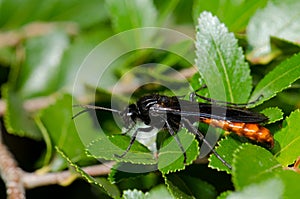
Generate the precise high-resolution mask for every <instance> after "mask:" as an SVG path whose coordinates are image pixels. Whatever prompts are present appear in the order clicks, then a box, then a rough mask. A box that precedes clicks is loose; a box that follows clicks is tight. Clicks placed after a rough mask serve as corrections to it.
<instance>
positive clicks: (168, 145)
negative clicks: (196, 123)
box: [158, 129, 199, 174]
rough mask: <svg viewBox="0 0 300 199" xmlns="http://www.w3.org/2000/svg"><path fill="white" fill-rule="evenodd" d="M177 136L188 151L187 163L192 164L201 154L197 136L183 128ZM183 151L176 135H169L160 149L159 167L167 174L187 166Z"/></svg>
mask: <svg viewBox="0 0 300 199" xmlns="http://www.w3.org/2000/svg"><path fill="white" fill-rule="evenodd" d="M177 136H178V138H179V140H180V142H181V144H182V146H183V148H184V149H185V151H186V155H187V160H186V165H189V164H191V163H192V162H193V161H194V160H195V159H196V158H197V156H198V155H199V149H198V142H197V141H196V139H195V136H194V135H192V134H191V133H188V132H187V130H186V129H182V130H180V131H179V132H178V133H177ZM186 165H184V156H183V152H182V151H181V150H180V148H179V146H178V143H177V142H176V140H175V139H174V137H172V136H171V137H169V138H168V139H166V140H165V141H164V143H163V146H162V147H161V148H160V150H159V156H158V169H159V170H160V171H161V172H162V173H164V174H166V173H169V172H175V171H179V170H182V169H184V168H185V166H186Z"/></svg>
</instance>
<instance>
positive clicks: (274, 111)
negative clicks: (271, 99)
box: [260, 107, 283, 124]
mask: <svg viewBox="0 0 300 199" xmlns="http://www.w3.org/2000/svg"><path fill="white" fill-rule="evenodd" d="M260 113H262V114H264V115H265V116H267V117H268V118H269V120H268V124H271V123H274V122H277V121H279V120H282V119H283V112H282V110H281V109H280V108H278V107H270V108H266V109H264V110H262V111H261V112H260Z"/></svg>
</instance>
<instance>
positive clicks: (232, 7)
mask: <svg viewBox="0 0 300 199" xmlns="http://www.w3.org/2000/svg"><path fill="white" fill-rule="evenodd" d="M194 2H195V3H194V10H193V15H194V18H195V19H197V17H198V16H199V14H200V13H201V12H203V11H205V10H207V11H210V12H212V13H213V14H214V15H216V16H217V17H218V18H219V19H220V20H221V21H223V22H224V24H226V26H227V27H228V28H229V30H230V31H233V32H241V31H244V29H245V28H246V26H247V24H248V21H249V19H250V17H251V16H252V15H253V14H254V12H255V11H256V10H257V8H260V7H263V6H265V5H266V3H267V0H263V1H257V0H247V1H232V0H229V1H220V0H210V1H206V0H198V1H194ZM229 13H230V14H229ZM195 21H196V20H195Z"/></svg>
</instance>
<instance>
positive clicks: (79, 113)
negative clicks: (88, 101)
mask: <svg viewBox="0 0 300 199" xmlns="http://www.w3.org/2000/svg"><path fill="white" fill-rule="evenodd" d="M91 110H92V109H84V110H82V111H80V112H78V113H76V114H75V115H73V117H72V120H73V119H74V118H76V117H77V116H79V115H81V114H82V113H85V112H88V111H91Z"/></svg>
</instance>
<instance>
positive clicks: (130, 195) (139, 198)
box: [123, 189, 145, 199]
mask: <svg viewBox="0 0 300 199" xmlns="http://www.w3.org/2000/svg"><path fill="white" fill-rule="evenodd" d="M123 198H124V199H144V198H145V194H144V193H143V192H142V191H139V190H136V189H134V190H125V191H124V192H123Z"/></svg>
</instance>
